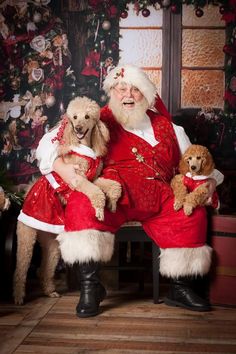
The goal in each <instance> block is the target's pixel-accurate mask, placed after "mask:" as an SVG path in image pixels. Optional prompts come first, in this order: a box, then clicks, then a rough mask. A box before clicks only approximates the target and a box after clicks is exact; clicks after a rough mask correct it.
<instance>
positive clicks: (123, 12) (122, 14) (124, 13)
mask: <svg viewBox="0 0 236 354" xmlns="http://www.w3.org/2000/svg"><path fill="white" fill-rule="evenodd" d="M120 17H121V18H127V17H128V11H126V10H125V11H122V12H121V14H120Z"/></svg>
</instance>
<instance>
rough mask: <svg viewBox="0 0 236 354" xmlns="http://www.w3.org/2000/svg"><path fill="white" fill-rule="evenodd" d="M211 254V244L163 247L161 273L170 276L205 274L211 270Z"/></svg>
mask: <svg viewBox="0 0 236 354" xmlns="http://www.w3.org/2000/svg"><path fill="white" fill-rule="evenodd" d="M211 254H212V248H211V247H209V246H202V247H196V248H166V249H161V255H160V273H161V275H163V276H166V277H169V278H178V277H183V276H197V275H200V276H203V275H204V274H207V273H208V272H209V270H210V266H211Z"/></svg>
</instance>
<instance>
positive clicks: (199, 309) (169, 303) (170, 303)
mask: <svg viewBox="0 0 236 354" xmlns="http://www.w3.org/2000/svg"><path fill="white" fill-rule="evenodd" d="M164 303H165V304H166V305H167V306H172V307H181V308H184V309H187V310H190V311H197V312H207V311H211V308H210V307H192V306H188V305H184V304H182V303H181V302H178V301H174V300H170V299H168V298H164Z"/></svg>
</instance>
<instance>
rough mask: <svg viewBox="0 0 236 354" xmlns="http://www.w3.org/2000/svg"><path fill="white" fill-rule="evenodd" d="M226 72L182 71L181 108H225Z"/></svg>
mask: <svg viewBox="0 0 236 354" xmlns="http://www.w3.org/2000/svg"><path fill="white" fill-rule="evenodd" d="M224 79H225V78H224V72H223V71H220V70H182V85H181V86H182V89H181V107H182V108H190V107H193V108H199V107H209V106H210V107H215V108H223V105H224V102H223V96H224Z"/></svg>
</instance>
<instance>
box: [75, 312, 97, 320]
mask: <svg viewBox="0 0 236 354" xmlns="http://www.w3.org/2000/svg"><path fill="white" fill-rule="evenodd" d="M99 313H100V311H98V312H93V313H90V314H88V313H78V312H76V316H77V317H80V318H87V317H94V316H97V315H99Z"/></svg>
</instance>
